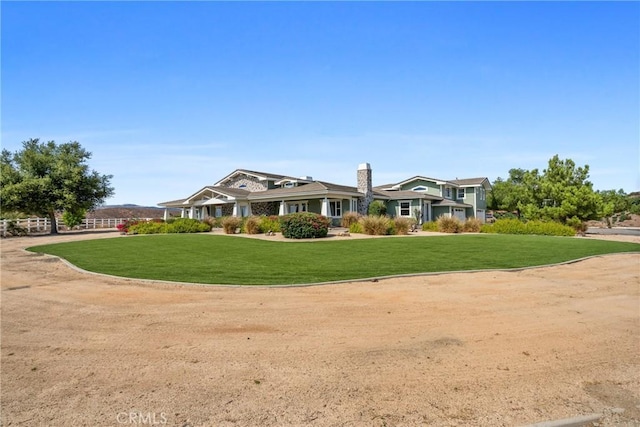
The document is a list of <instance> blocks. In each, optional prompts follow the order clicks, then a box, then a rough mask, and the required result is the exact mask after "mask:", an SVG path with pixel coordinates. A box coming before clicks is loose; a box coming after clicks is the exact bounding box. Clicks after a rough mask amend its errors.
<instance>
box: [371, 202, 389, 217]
mask: <svg viewBox="0 0 640 427" xmlns="http://www.w3.org/2000/svg"><path fill="white" fill-rule="evenodd" d="M367 212H368V214H369V215H370V216H384V215H386V214H387V206H386V205H385V204H384V202H383V201H381V200H374V201H373V202H371V204H370V205H369V210H368V211H367Z"/></svg>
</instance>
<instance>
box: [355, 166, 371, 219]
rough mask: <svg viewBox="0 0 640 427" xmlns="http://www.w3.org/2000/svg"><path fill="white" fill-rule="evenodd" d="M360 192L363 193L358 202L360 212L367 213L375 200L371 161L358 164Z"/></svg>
mask: <svg viewBox="0 0 640 427" xmlns="http://www.w3.org/2000/svg"><path fill="white" fill-rule="evenodd" d="M358 192H360V193H362V195H363V196H362V198H361V199H360V201H359V203H358V212H359V213H361V214H362V215H366V214H367V211H368V210H369V204H370V203H371V202H372V201H373V184H372V180H371V165H370V164H369V163H361V164H359V165H358Z"/></svg>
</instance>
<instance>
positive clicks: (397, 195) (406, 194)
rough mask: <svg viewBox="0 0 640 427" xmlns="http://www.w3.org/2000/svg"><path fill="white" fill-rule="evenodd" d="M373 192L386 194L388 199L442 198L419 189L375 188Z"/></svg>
mask: <svg viewBox="0 0 640 427" xmlns="http://www.w3.org/2000/svg"><path fill="white" fill-rule="evenodd" d="M374 193H377V194H381V195H384V196H386V197H387V198H388V199H390V200H401V199H424V200H442V197H439V196H433V195H431V194H427V193H423V192H420V191H411V190H404V191H400V190H392V191H389V190H376V191H374Z"/></svg>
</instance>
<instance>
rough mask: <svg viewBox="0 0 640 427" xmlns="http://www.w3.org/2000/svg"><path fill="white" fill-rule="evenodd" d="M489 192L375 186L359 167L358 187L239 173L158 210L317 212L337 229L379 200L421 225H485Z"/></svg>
mask: <svg viewBox="0 0 640 427" xmlns="http://www.w3.org/2000/svg"><path fill="white" fill-rule="evenodd" d="M489 188H491V187H490V184H489V180H488V179H486V178H474V179H462V180H458V179H456V180H453V181H443V180H438V179H432V178H426V177H422V176H416V177H413V178H410V179H408V180H405V181H402V182H399V183H397V184H389V185H383V186H378V187H373V185H372V171H371V166H370V165H369V164H368V163H363V164H361V165H359V166H358V170H357V185H356V186H355V187H351V186H346V185H338V184H332V183H329V182H325V181H317V180H314V179H313V178H312V177H310V176H303V177H299V178H297V177H292V176H287V175H276V174H272V173H265V172H257V171H252V170H246V169H237V170H235V171H233V172H231V173H230V174H229V175H227V176H225V177H224V178H222V179H221V180H219V181H218V182H216V183H215V184H213V185H208V186H205V187H203V188H201V189H199V190H198V191H196V192H195V193H193V194H191V195H190V196H188V197H187V198H185V199H179V200H172V201H168V202H163V203H159V206H162V207H164V208H166V209H168V208H180V209H182V217H188V218H195V219H205V218H207V217H221V216H239V217H247V216H251V215H286V214H289V213H294V212H315V213H319V214H321V215H325V216H327V217H329V218H331V219H332V220H333V221H334V223H336V224H337V223H339V221H340V218H341V217H342V216H343V215H344V214H345V213H346V212H359V213H361V214H365V213H366V212H367V209H368V207H369V204H370V203H371V202H372V201H373V200H380V201H382V202H384V203H385V204H386V206H387V213H388V214H390V215H391V216H400V217H412V218H415V217H416V214H417V215H418V218H419V219H420V220H421V222H422V221H430V220H433V219H435V218H437V217H438V216H440V215H446V216H457V217H459V218H460V219H465V218H468V217H477V218H480V219H481V220H482V221H483V222H484V218H485V210H486V190H488V189H489ZM166 209H165V219H166V217H167V210H166Z"/></svg>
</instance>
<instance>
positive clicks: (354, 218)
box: [340, 212, 362, 228]
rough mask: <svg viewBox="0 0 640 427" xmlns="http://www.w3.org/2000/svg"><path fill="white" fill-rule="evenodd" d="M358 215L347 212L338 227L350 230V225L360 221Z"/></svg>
mask: <svg viewBox="0 0 640 427" xmlns="http://www.w3.org/2000/svg"><path fill="white" fill-rule="evenodd" d="M361 216H362V215H360V214H359V213H357V212H347V213H345V214H344V215H342V220H341V221H340V225H341V226H342V227H344V228H351V224H356V223H357V222H358V220H360V217H361Z"/></svg>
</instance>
